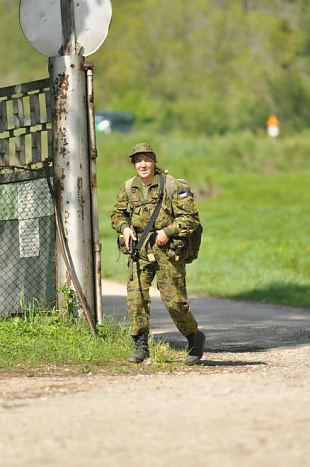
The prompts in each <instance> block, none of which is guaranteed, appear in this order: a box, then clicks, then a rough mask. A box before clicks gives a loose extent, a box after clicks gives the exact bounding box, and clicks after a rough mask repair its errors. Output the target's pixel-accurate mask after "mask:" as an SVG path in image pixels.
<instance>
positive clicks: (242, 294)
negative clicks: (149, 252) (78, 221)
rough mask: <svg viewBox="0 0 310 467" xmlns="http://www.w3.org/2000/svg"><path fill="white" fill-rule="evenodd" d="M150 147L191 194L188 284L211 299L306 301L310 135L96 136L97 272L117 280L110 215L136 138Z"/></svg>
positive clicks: (121, 276) (120, 266) (121, 272)
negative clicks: (193, 221)
mask: <svg viewBox="0 0 310 467" xmlns="http://www.w3.org/2000/svg"><path fill="white" fill-rule="evenodd" d="M143 140H148V141H151V142H152V144H154V146H155V148H156V149H157V152H158V156H159V162H160V164H159V165H160V166H161V167H162V168H165V169H168V170H169V173H171V174H172V175H174V176H176V177H184V178H186V179H187V180H188V181H189V183H190V184H191V186H192V188H193V190H194V191H195V192H196V193H197V205H198V208H199V211H200V214H201V219H202V223H203V226H204V237H203V242H202V247H201V252H200V257H199V260H198V261H196V262H194V263H193V264H192V265H190V266H189V267H188V288H189V291H190V292H198V293H202V294H206V295H214V296H219V297H233V298H237V299H244V300H255V301H262V302H268V303H278V304H286V305H291V306H298V307H309V304H310V261H309V253H310V243H309V239H310V225H309V206H310V190H309V186H310V157H309V153H310V133H309V132H308V133H307V132H306V133H303V134H299V135H289V136H287V137H282V138H279V139H278V140H271V139H270V138H267V137H266V136H265V134H258V135H253V134H252V133H249V132H244V133H238V134H228V135H226V136H214V137H211V138H210V137H209V138H207V137H204V136H201V137H199V138H195V139H194V138H190V137H184V136H178V135H158V134H157V135H152V134H148V133H143V132H142V131H141V132H137V133H132V134H129V135H121V134H117V133H115V134H111V135H109V136H102V135H99V136H98V149H99V159H98V197H99V206H100V222H101V227H100V228H101V240H102V243H103V274H104V276H105V277H107V278H113V279H117V280H126V277H127V272H126V266H125V259H124V257H121V258H120V260H119V261H117V258H118V252H117V249H116V235H115V233H114V232H113V231H112V229H111V227H110V219H109V216H110V213H111V210H112V206H113V203H114V201H115V197H116V194H117V192H118V190H119V188H120V186H121V184H122V183H123V182H124V180H125V179H126V178H128V177H130V176H131V175H132V173H133V168H132V166H131V165H130V164H129V159H128V154H129V151H130V149H131V148H132V147H133V145H134V143H135V142H136V141H143Z"/></svg>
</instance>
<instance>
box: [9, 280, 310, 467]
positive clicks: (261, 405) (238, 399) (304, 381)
mask: <svg viewBox="0 0 310 467" xmlns="http://www.w3.org/2000/svg"><path fill="white" fill-rule="evenodd" d="M103 293H104V297H103V298H104V307H105V310H106V312H111V314H114V316H115V317H116V318H117V319H123V316H124V311H125V301H124V300H125V293H126V290H125V286H124V285H123V284H117V283H110V282H108V283H105V284H104V290H103ZM152 299H153V302H154V303H153V311H152V320H153V321H152V329H153V333H154V334H155V336H158V337H160V338H162V337H164V338H166V339H168V340H169V341H170V342H172V343H178V339H179V336H178V335H177V334H176V332H175V329H174V328H173V326H172V324H171V320H170V318H169V316H167V314H165V313H163V307H162V304H161V302H160V300H159V297H158V292H157V291H156V290H155V291H152ZM192 305H193V309H194V313H195V315H196V316H197V318H198V320H199V323H200V326H202V327H203V328H204V329H205V331H206V333H207V342H206V347H205V354H204V357H203V360H202V362H201V364H200V365H198V366H196V367H194V368H188V367H184V369H182V370H181V371H178V372H171V373H168V372H167V373H165V374H148V373H145V371H144V374H138V375H135V376H128V375H122V376H107V375H105V374H103V373H102V374H100V372H99V373H98V374H88V375H79V376H72V375H68V373H66V371H65V370H64V371H62V372H60V373H59V374H57V375H55V374H51V375H50V376H44V377H37V376H35V377H25V376H23V377H17V376H14V377H10V376H9V375H5V374H2V375H1V374H0V419H1V424H0V459H1V462H0V463H1V465H4V466H6V467H13V466H14V467H17V466H24V467H28V466H29V467H30V466H32V467H34V466H38V467H41V466H43V465H44V466H61V467H63V466H65V467H71V466H72V467H82V466H83V467H84V466H87V467H89V466H90V467H91V466H94V467H97V466H98V467H99V466H100V467H101V466H102V465H104V466H108V467H110V466H111V467H118V466H122V467H123V466H124V465H125V466H126V467H137V466H139V467H140V466H142V467H168V466H169V467H171V466H175V465H177V466H179V467H183V466H184V467H200V466H207V467H213V466H216V467H218V466H221V467H226V466H227V467H234V466H236V467H237V466H238V467H243V466H244V467H249V466H250V467H251V466H253V467H257V466H258V465H259V466H263V467H265V466H266V467H267V466H268V467H269V466H270V467H274V465H277V464H279V465H281V467H293V466H294V467H295V466H298V467H306V466H307V467H308V466H309V458H310V444H309V437H310V409H309V407H310V396H309V394H310V345H309V344H310V314H309V310H298V309H293V308H288V307H274V306H269V305H261V304H252V303H244V302H234V301H231V300H217V299H205V298H203V297H194V298H193V299H192Z"/></svg>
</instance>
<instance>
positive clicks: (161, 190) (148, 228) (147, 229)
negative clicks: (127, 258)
mask: <svg viewBox="0 0 310 467" xmlns="http://www.w3.org/2000/svg"><path fill="white" fill-rule="evenodd" d="M164 184H165V180H164V177H163V175H162V174H161V173H160V174H159V197H158V201H157V204H156V206H155V209H154V211H153V212H152V215H151V217H150V219H149V221H148V223H147V225H146V227H145V229H144V230H143V232H142V235H141V237H140V239H139V241H138V243H137V244H136V246H135V248H134V249H135V253H139V251H140V249H141V248H142V246H143V244H144V242H145V240H146V237H147V236H148V234H149V233H150V231H151V230H152V228H153V227H154V224H155V221H156V219H157V216H158V214H159V211H160V208H161V205H162V201H163V195H164Z"/></svg>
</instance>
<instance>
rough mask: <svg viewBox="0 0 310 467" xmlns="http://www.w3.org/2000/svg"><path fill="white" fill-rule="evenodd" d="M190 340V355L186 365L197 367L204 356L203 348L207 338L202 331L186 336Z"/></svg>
mask: <svg viewBox="0 0 310 467" xmlns="http://www.w3.org/2000/svg"><path fill="white" fill-rule="evenodd" d="M186 338H187V340H188V354H187V358H186V360H185V363H186V365H195V364H196V363H198V362H199V360H200V359H201V357H202V355H203V346H204V343H205V340H206V336H205V335H204V333H203V332H202V331H199V330H198V331H196V332H193V333H192V334H190V335H189V336H186Z"/></svg>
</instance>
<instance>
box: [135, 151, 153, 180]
mask: <svg viewBox="0 0 310 467" xmlns="http://www.w3.org/2000/svg"><path fill="white" fill-rule="evenodd" d="M133 163H134V166H135V168H136V171H137V175H138V176H139V177H140V179H141V181H142V183H144V184H145V185H147V184H148V183H150V182H151V181H152V180H153V177H154V175H155V160H154V157H153V154H151V153H147V152H143V153H140V154H136V155H135V156H134V158H133Z"/></svg>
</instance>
